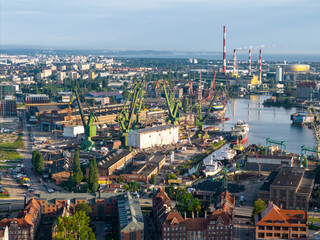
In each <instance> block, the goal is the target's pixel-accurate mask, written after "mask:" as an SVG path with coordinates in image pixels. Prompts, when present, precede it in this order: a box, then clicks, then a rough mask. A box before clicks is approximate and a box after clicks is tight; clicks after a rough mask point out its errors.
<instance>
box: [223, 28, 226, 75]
mask: <svg viewBox="0 0 320 240" xmlns="http://www.w3.org/2000/svg"><path fill="white" fill-rule="evenodd" d="M226 39H227V34H226V26H223V72H224V73H226V72H227V46H226Z"/></svg>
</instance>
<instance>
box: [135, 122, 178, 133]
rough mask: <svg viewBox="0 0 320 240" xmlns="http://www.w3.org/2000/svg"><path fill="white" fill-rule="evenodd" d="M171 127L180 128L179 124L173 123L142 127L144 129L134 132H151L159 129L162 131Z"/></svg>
mask: <svg viewBox="0 0 320 240" xmlns="http://www.w3.org/2000/svg"><path fill="white" fill-rule="evenodd" d="M170 128H178V126H176V125H173V124H167V125H161V126H156V127H150V128H142V129H138V130H134V131H132V132H135V133H142V134H144V133H150V132H158V131H162V130H166V129H170Z"/></svg>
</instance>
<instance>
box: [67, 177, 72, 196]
mask: <svg viewBox="0 0 320 240" xmlns="http://www.w3.org/2000/svg"><path fill="white" fill-rule="evenodd" d="M67 188H68V190H69V191H70V192H71V191H72V189H73V188H74V179H73V177H72V174H70V176H69V179H68V182H67Z"/></svg>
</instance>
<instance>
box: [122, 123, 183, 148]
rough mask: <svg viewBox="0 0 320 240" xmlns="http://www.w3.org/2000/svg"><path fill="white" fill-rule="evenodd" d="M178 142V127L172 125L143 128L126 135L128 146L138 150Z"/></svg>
mask: <svg viewBox="0 0 320 240" xmlns="http://www.w3.org/2000/svg"><path fill="white" fill-rule="evenodd" d="M178 140H179V127H178V126H176V125H172V124H168V125H162V126H156V127H151V128H143V129H139V130H134V131H132V132H129V133H128V146H130V147H134V148H139V149H143V148H151V147H156V146H163V145H169V144H175V143H177V142H178Z"/></svg>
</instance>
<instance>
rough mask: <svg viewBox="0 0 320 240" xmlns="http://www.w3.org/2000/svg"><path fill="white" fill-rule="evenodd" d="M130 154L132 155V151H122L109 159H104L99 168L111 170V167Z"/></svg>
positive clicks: (113, 154) (109, 156)
mask: <svg viewBox="0 0 320 240" xmlns="http://www.w3.org/2000/svg"><path fill="white" fill-rule="evenodd" d="M129 154H132V153H131V151H130V150H125V149H121V150H119V151H117V152H116V153H112V154H111V155H108V156H107V157H105V158H103V159H102V160H101V161H100V162H99V163H98V167H101V168H109V167H110V166H112V165H113V164H115V163H116V162H118V161H119V160H120V159H122V158H124V157H126V156H128V155H129Z"/></svg>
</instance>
